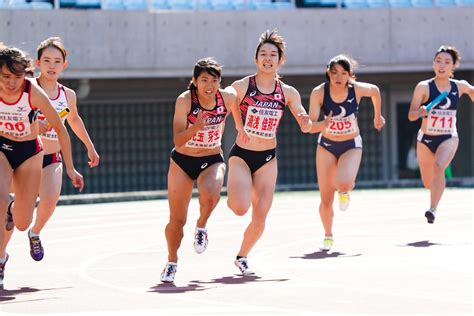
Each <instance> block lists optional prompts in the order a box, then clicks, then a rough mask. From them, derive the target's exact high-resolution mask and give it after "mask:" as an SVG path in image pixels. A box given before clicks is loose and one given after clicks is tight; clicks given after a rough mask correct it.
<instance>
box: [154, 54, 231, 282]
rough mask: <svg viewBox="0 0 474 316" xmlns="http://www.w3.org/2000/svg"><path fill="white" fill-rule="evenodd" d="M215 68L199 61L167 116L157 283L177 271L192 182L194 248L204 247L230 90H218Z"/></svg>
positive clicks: (217, 188)
mask: <svg viewBox="0 0 474 316" xmlns="http://www.w3.org/2000/svg"><path fill="white" fill-rule="evenodd" d="M221 68H222V67H221V66H220V65H219V64H218V63H217V62H216V61H215V60H213V59H211V58H204V59H201V60H199V61H198V62H197V63H196V65H195V67H194V72H193V77H192V82H191V83H190V85H189V89H188V91H186V92H183V93H182V94H181V95H180V96H179V97H178V98H177V100H176V107H175V114H174V120H173V140H174V145H175V148H173V150H172V152H171V159H170V168H169V172H168V202H169V207H170V218H169V223H168V225H167V226H166V230H165V234H166V241H167V243H168V262H167V263H166V266H165V268H164V270H163V273H162V274H161V281H162V282H173V281H174V277H175V274H176V271H177V263H178V249H179V246H180V244H181V240H182V239H183V227H184V225H185V224H186V219H187V215H188V206H189V202H190V200H191V197H192V190H193V185H194V181H196V182H197V189H198V192H199V206H200V216H199V218H198V220H197V223H196V228H195V234H194V250H195V251H196V252H197V253H202V252H204V251H205V250H206V248H207V245H208V232H207V229H206V224H207V221H208V219H209V217H210V215H211V213H212V211H213V210H214V208H215V207H216V205H217V203H218V202H219V199H220V192H221V189H222V185H223V183H224V175H225V169H226V167H225V163H224V158H223V156H222V149H221V139H222V133H223V131H224V125H225V119H226V117H227V116H228V114H229V113H230V111H228V107H229V106H231V105H232V104H233V103H234V102H235V93H233V92H232V91H224V90H221V89H219V86H220V81H221Z"/></svg>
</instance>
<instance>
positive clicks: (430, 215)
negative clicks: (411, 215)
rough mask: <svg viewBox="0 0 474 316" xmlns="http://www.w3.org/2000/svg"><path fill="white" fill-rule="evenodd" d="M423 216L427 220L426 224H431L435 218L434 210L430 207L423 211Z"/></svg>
mask: <svg viewBox="0 0 474 316" xmlns="http://www.w3.org/2000/svg"><path fill="white" fill-rule="evenodd" d="M425 217H426V220H427V221H428V224H433V223H434V221H435V218H436V211H435V210H433V209H431V208H430V209H429V210H427V211H426V212H425Z"/></svg>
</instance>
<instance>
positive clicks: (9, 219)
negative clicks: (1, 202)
mask: <svg viewBox="0 0 474 316" xmlns="http://www.w3.org/2000/svg"><path fill="white" fill-rule="evenodd" d="M13 201H14V200H11V201H10V204H8V209H7V216H6V218H5V229H6V230H8V231H11V230H12V229H13V227H14V226H15V224H14V223H13V214H12V205H13Z"/></svg>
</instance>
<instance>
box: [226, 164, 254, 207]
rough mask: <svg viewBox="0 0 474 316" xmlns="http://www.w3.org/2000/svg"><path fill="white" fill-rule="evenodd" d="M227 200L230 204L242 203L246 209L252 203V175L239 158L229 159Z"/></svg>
mask: <svg viewBox="0 0 474 316" xmlns="http://www.w3.org/2000/svg"><path fill="white" fill-rule="evenodd" d="M227 198H228V200H229V203H230V204H233V203H242V204H243V205H245V206H247V208H248V207H250V203H251V202H252V174H251V173H250V169H249V167H248V166H247V164H246V163H245V161H244V160H243V159H242V158H240V157H236V156H232V157H230V158H229V175H228V177H227Z"/></svg>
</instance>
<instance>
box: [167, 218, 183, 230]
mask: <svg viewBox="0 0 474 316" xmlns="http://www.w3.org/2000/svg"><path fill="white" fill-rule="evenodd" d="M185 225H186V218H177V217H171V218H170V222H169V224H168V226H169V227H173V228H183V227H184V226H185Z"/></svg>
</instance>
